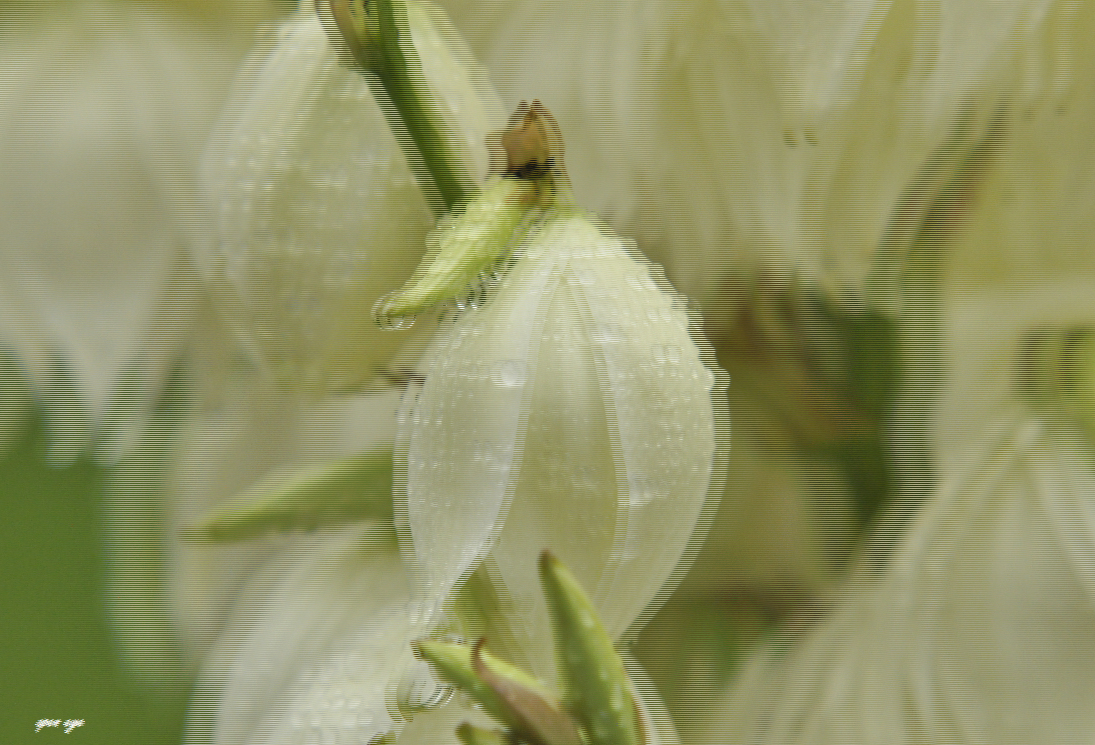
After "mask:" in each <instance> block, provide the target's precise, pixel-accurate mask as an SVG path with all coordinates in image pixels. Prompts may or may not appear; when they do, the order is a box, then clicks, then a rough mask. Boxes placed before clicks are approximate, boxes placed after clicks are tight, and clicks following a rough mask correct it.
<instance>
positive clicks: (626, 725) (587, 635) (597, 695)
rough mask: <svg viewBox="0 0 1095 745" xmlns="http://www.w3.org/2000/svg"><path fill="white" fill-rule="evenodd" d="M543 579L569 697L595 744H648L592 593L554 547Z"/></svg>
mask: <svg viewBox="0 0 1095 745" xmlns="http://www.w3.org/2000/svg"><path fill="white" fill-rule="evenodd" d="M540 581H541V583H542V584H543V586H544V595H545V597H546V598H547V601H548V611H549V612H550V614H551V623H552V628H553V630H554V632H555V649H556V652H557V653H558V656H559V671H560V678H561V680H562V681H563V685H564V688H565V691H566V701H567V704H568V707H569V708H570V711H571V712H572V713H573V714H574V715H575V716H576V717H577V718H578V720H579V721H580V722H581V723H582V724H583V726H584V728H585V731H586V734H587V735H588V738H589V739H588V742H589V745H642V737H641V735H640V734H639V733H640V729H639V721H638V711H637V709H636V705H635V698H634V695H633V693H632V690H631V682H630V680H629V679H628V677H627V672H626V671H625V670H624V664H623V660H621V659H620V655H619V654H617V652H616V649H615V647H613V645H612V639H611V638H609V636H608V634H607V633H606V632H605V630H604V626H602V625H601V622H600V620H599V619H598V616H597V611H596V609H595V608H594V607H593V604H592V603H591V602H590V600H589V597H588V596H586V594H585V592H584V591H583V590H582V588H581V586H580V585H579V584H578V580H577V579H575V578H574V575H573V574H571V573H570V571H569V570H568V569H567V568H566V567H564V566H563V565H562V564H561V563H560V562H559V560H558V559H556V558H555V557H554V556H553V555H552V554H551V553H550V552H548V551H545V552H544V553H542V554H541V555H540Z"/></svg>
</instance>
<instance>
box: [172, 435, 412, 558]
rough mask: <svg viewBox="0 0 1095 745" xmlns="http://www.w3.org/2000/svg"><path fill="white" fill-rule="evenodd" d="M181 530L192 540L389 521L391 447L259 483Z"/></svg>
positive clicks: (219, 538)
mask: <svg viewBox="0 0 1095 745" xmlns="http://www.w3.org/2000/svg"><path fill="white" fill-rule="evenodd" d="M234 501H236V502H238V503H240V504H241V506H233V507H228V508H224V509H221V510H220V511H218V512H215V513H213V514H212V515H210V516H209V517H207V518H206V519H205V520H204V521H203V522H202V523H201V524H199V525H197V526H195V527H194V528H191V529H190V530H188V531H186V532H185V533H184V537H186V538H188V539H190V540H196V541H208V542H222V541H239V540H245V539H248V538H253V537H255V536H259V535H263V534H265V533H268V532H271V531H286V530H311V529H314V528H318V527H324V526H328V525H340V524H344V523H348V522H354V521H358V520H376V521H378V522H385V523H391V521H392V451H391V449H383V450H378V451H375V452H372V453H365V454H363V455H356V456H353V457H350V458H343V459H339V460H335V461H331V462H329V463H324V464H321V465H318V466H310V467H307V468H303V469H301V470H299V471H297V472H295V473H292V474H289V475H285V474H279V475H276V476H271V477H269V478H267V479H264V480H262V481H260V482H259V483H258V484H257V485H255V486H254V487H252V488H251V489H249V490H247V492H245V493H244V494H243V495H242V496H240V497H239V498H238V499H237V500H234Z"/></svg>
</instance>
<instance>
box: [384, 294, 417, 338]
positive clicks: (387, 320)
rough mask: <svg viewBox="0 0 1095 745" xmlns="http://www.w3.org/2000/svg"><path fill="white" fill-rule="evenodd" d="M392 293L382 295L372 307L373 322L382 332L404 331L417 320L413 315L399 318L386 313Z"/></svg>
mask: <svg viewBox="0 0 1095 745" xmlns="http://www.w3.org/2000/svg"><path fill="white" fill-rule="evenodd" d="M392 296H393V293H389V294H387V295H384V296H383V297H381V298H380V299H379V300H377V301H376V303H375V304H374V305H373V321H375V322H376V325H377V326H378V327H380V328H381V329H383V330H384V331H404V330H405V329H409V328H410V327H411V326H413V325H414V322H415V320H416V318H417V316H415V315H414V314H411V315H406V316H400V315H393V314H391V313H390V312H389V311H388V307H389V305H390V301H391V299H392Z"/></svg>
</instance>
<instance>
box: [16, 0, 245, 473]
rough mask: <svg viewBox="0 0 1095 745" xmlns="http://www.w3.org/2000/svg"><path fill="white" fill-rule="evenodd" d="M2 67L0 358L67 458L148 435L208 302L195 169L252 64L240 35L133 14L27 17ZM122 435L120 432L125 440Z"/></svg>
mask: <svg viewBox="0 0 1095 745" xmlns="http://www.w3.org/2000/svg"><path fill="white" fill-rule="evenodd" d="M11 20H12V25H11V27H10V29H9V33H7V34H5V37H4V44H3V48H2V50H0V57H2V60H0V174H2V175H3V177H2V178H0V192H2V194H0V199H2V200H3V203H4V205H5V208H4V217H3V220H2V221H0V241H2V242H3V250H2V251H0V345H2V346H3V347H5V348H6V349H7V351H8V353H10V354H11V355H12V356H13V358H14V360H15V361H16V363H17V364H18V365H19V366H20V367H21V368H22V370H23V377H24V378H25V380H26V381H27V384H28V385H29V387H30V389H31V391H32V393H33V394H35V395H36V396H38V397H39V399H40V401H41V404H42V406H43V408H44V409H45V411H46V412H47V416H48V421H49V424H50V427H51V430H52V439H53V447H54V454H55V455H60V456H64V455H71V454H72V453H73V452H75V451H76V450H78V449H80V448H83V447H84V446H86V445H87V444H88V443H89V442H91V441H93V440H95V439H98V440H99V441H100V442H104V444H106V445H107V450H108V452H109V451H111V450H113V449H115V447H114V446H116V445H117V442H116V440H117V438H118V437H121V438H123V439H124V438H125V436H126V433H125V432H121V433H119V432H114V433H109V432H108V433H106V434H104V435H103V436H101V437H97V436H96V434H94V433H95V432H96V430H97V429H99V428H100V427H103V425H104V419H105V418H107V416H108V413H111V414H112V415H113V416H114V418H115V419H116V420H121V421H122V422H123V423H124V421H125V420H126V419H128V418H133V417H135V418H136V419H137V420H139V419H140V418H141V417H142V416H143V413H144V412H146V411H147V409H148V408H149V407H150V406H151V405H152V402H153V400H154V399H155V398H156V396H157V395H158V393H159V392H160V390H161V387H162V385H163V382H164V379H165V377H166V376H167V375H168V371H169V368H170V366H171V365H172V363H173V362H174V361H175V360H176V359H177V357H178V354H179V350H180V349H181V348H182V347H183V346H184V344H185V343H186V340H187V338H188V336H189V334H190V331H191V328H190V327H191V319H192V317H193V315H194V313H195V306H196V305H197V304H198V302H199V298H200V293H199V291H198V290H197V285H196V281H195V277H194V276H193V275H192V273H191V272H190V270H189V268H188V264H187V259H186V254H185V250H186V247H187V245H188V244H189V243H190V242H191V241H193V240H194V239H195V237H196V235H197V234H198V233H199V232H200V231H201V229H202V223H201V216H202V215H201V211H200V209H199V208H198V199H197V189H196V184H195V175H196V163H197V158H198V154H199V153H200V151H201V148H202V147H203V145H204V142H205V138H206V136H207V133H208V127H209V125H210V123H211V122H212V120H213V118H214V117H215V115H216V111H217V107H218V106H219V104H220V102H221V99H222V96H223V93H224V90H225V88H226V87H227V83H228V81H229V80H230V78H231V74H232V70H233V68H234V66H235V65H236V64H237V62H238V60H239V58H240V55H241V54H242V49H241V48H240V47H241V44H240V39H239V36H238V34H239V31H240V29H239V28H237V27H233V26H232V25H230V24H226V26H227V27H226V28H221V29H219V30H218V31H212V30H210V28H208V27H205V26H202V25H200V24H199V23H198V22H197V21H196V20H195V19H193V18H187V17H185V16H182V15H175V14H171V13H167V12H165V11H164V10H162V9H161V10H157V9H155V8H152V7H146V6H141V5H138V4H136V3H129V2H107V1H106V0H79V1H77V2H71V3H50V4H48V6H45V7H42V8H36V9H34V11H33V12H30V11H27V12H24V13H20V12H18V11H15V16H14V19H11ZM123 429H124V427H123Z"/></svg>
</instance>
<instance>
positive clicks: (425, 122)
mask: <svg viewBox="0 0 1095 745" xmlns="http://www.w3.org/2000/svg"><path fill="white" fill-rule="evenodd" d="M317 9H318V10H319V11H320V16H321V17H322V16H327V17H328V18H330V19H331V20H333V22H334V28H335V30H336V31H337V34H338V36H339V39H336V41H339V40H341V41H342V42H344V44H345V48H346V50H347V51H348V52H349V53H350V55H351V56H352V57H353V59H354V61H355V62H356V63H357V64H358V65H359V66H360V68H361V69H362V71H363V72H365V73H368V75H367V76H366V77H367V78H368V80H369V87H370V88H371V89H372V91H373V95H374V96H376V98H377V100H378V101H386V102H388V103H389V104H390V105H383V104H382V108H383V109H384V112H385V115H386V116H387V117H388V119H389V123H390V124H391V125H392V130H393V131H395V132H396V133H402V132H405V133H406V137H407V138H409V141H407V139H406V138H404V137H399V135H398V134H397V137H399V140H400V144H401V145H402V147H403V149H404V152H405V153H406V154H407V156H408V160H409V161H410V162H411V163H412V164H415V163H420V164H421V166H422V167H424V168H425V170H426V172H427V173H428V175H429V177H430V179H431V180H432V181H433V186H434V187H435V188H436V191H437V196H438V197H439V199H440V202H441V205H440V207H441V208H438V207H437V206H436V205H434V206H435V209H434V211H435V213H443V212H446V211H448V210H451V209H453V208H454V207H457V206H459V205H462V204H466V203H467V202H468V201H470V200H471V198H472V197H473V196H474V194H475V193H476V192H477V191H478V187H477V185H476V183H475V180H474V179H473V178H472V176H471V174H470V173H468V172H467V170H466V169H465V168H464V167H463V165H462V161H461V159H460V158H459V157H457V155H458V153H457V152H456V145H455V143H454V141H453V138H451V137H449V136H448V134H447V133H446V132H445V128H444V126H443V125H442V124H441V118H440V117H439V116H438V114H437V112H436V110H435V107H434V105H433V94H432V93H431V92H430V90H429V88H428V86H427V85H426V79H425V76H424V75H423V72H422V64H421V62H420V61H419V58H418V53H417V52H416V51H415V47H414V42H413V41H412V39H411V34H410V27H409V24H408V20H407V9H406V6H405V5H404V4H403V3H402V2H401V0H317ZM328 27H329V28H330V26H328ZM423 191H424V192H427V193H428V191H429V190H428V189H423Z"/></svg>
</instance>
